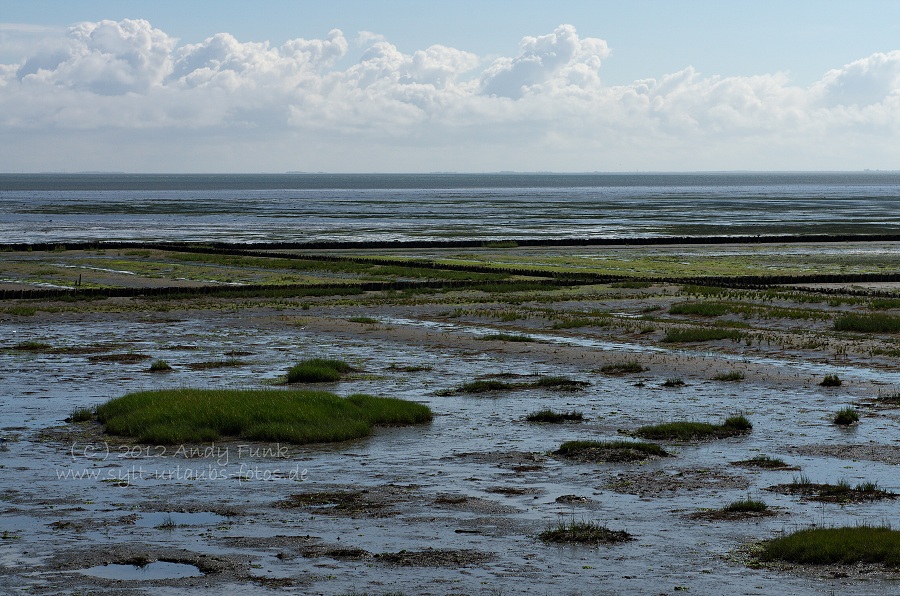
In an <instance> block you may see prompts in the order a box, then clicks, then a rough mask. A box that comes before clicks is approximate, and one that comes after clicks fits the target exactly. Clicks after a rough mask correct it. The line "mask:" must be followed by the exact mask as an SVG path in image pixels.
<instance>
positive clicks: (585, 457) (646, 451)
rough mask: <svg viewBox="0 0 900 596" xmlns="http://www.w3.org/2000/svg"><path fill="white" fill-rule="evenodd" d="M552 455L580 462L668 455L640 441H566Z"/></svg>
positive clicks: (631, 459)
mask: <svg viewBox="0 0 900 596" xmlns="http://www.w3.org/2000/svg"><path fill="white" fill-rule="evenodd" d="M554 455H559V456H561V457H565V458H569V459H574V460H577V461H582V462H621V461H640V460H645V459H648V458H651V457H668V456H669V453H668V452H667V451H666V450H665V449H663V448H662V447H660V446H659V445H657V444H655V443H645V442H641V441H566V442H565V443H563V444H562V445H560V446H559V449H557V450H556V451H555V452H554Z"/></svg>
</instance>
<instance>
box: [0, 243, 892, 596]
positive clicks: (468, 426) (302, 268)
mask: <svg viewBox="0 0 900 596" xmlns="http://www.w3.org/2000/svg"><path fill="white" fill-rule="evenodd" d="M837 248H840V249H841V250H837ZM566 252H568V254H566ZM775 253H778V254H782V255H787V256H784V258H781V259H774V258H771V255H773V254H775ZM853 254H858V255H865V258H864V259H850V258H849V257H848V256H847V255H853ZM898 254H900V245H898V244H894V243H863V242H860V243H848V244H844V245H841V246H840V247H838V245H836V244H829V245H821V246H816V245H812V244H809V243H805V244H798V245H778V246H771V245H717V246H698V245H692V246H685V247H678V246H666V247H622V248H619V249H617V248H615V247H603V248H602V249H601V248H585V247H579V248H576V249H563V248H554V247H547V248H540V249H538V248H528V249H523V248H519V247H516V246H505V247H484V248H481V249H471V250H467V251H461V250H460V249H446V250H438V249H408V250H394V251H377V250H372V251H364V250H341V251H338V250H328V251H324V250H320V251H311V252H310V253H309V254H307V253H304V254H296V253H292V252H291V251H289V250H281V251H277V252H272V254H271V255H270V256H264V255H245V254H222V253H214V252H208V253H204V252H182V251H177V250H162V249H160V248H159V247H158V246H156V247H152V248H146V249H138V248H131V249H109V248H103V247H102V246H98V247H97V248H95V249H91V250H85V249H79V250H67V249H64V248H60V249H59V250H56V251H47V252H41V251H31V252H25V251H23V252H4V253H0V257H2V258H0V278H2V280H3V282H2V283H0V289H9V290H20V291H21V290H31V289H38V288H48V289H51V290H52V289H53V288H56V290H54V291H57V293H56V294H52V293H51V294H48V295H46V296H44V297H42V298H32V299H23V298H16V297H12V296H10V297H8V298H6V299H4V300H3V301H2V302H0V360H2V370H3V371H4V372H3V374H2V375H0V388H2V395H3V398H2V400H0V408H2V410H0V418H2V423H0V424H2V426H0V466H2V474H0V495H2V501H0V575H3V580H4V587H5V589H8V590H10V591H11V592H12V593H22V594H61V593H66V594H68V593H73V592H76V593H77V592H92V593H110V594H113V593H116V594H118V593H129V594H183V593H197V594H204V593H208V594H220V593H227V592H236V591H241V592H242V593H247V594H268V593H274V592H276V591H284V590H293V591H294V592H302V593H309V594H351V593H356V594H358V593H368V594H385V593H402V594H447V593H465V594H499V593H512V592H514V593H534V594H550V593H553V594H556V593H560V594H621V593H665V592H674V591H690V592H691V593H698V594H711V593H723V592H726V591H727V592H729V593H736V594H781V593H791V594H821V593H823V592H826V593H827V592H830V591H833V592H835V593H855V594H890V593H895V592H896V589H897V582H898V581H900V571H898V570H897V569H896V567H893V566H891V565H887V566H885V565H881V564H878V563H867V564H857V563H854V564H846V565H841V564H839V563H829V564H827V565H826V564H821V565H816V564H796V563H784V562H778V561H777V560H776V561H773V560H768V559H767V560H762V558H760V556H759V553H760V552H762V549H763V545H764V544H765V543H766V541H770V540H773V539H776V538H781V537H783V536H785V535H789V534H791V533H793V532H796V531H798V530H808V529H812V528H832V527H833V528H839V527H857V526H860V527H862V526H880V525H882V524H884V523H885V522H887V523H890V522H891V521H892V520H894V519H896V516H897V513H898V511H900V510H898V506H900V504H898V502H897V499H895V498H879V499H845V500H840V499H835V500H822V499H818V498H815V497H816V495H812V494H807V493H804V492H803V491H802V490H799V488H798V489H796V490H794V488H796V487H802V486H806V485H815V486H819V485H835V486H844V485H847V486H850V487H857V488H859V487H863V488H865V489H866V490H868V491H869V492H873V491H875V490H876V489H877V490H880V491H884V492H886V493H898V492H900V486H898V483H897V467H896V466H897V465H898V462H900V448H898V447H897V444H898V441H900V400H898V399H897V395H900V366H898V357H900V336H898V335H897V333H896V332H895V331H894V330H893V328H892V326H891V323H892V322H893V321H894V319H895V318H896V319H897V320H900V287H898V286H897V285H895V282H892V281H884V280H882V279H879V278H878V277H877V276H878V275H881V274H883V273H884V272H886V271H892V270H894V271H895V270H896V260H897V255H898ZM812 256H814V259H812ZM657 257H659V258H657ZM662 257H665V258H662ZM692 261H693V263H692ZM851 261H852V263H856V264H853V265H851ZM651 262H652V266H651V264H650V263H651ZM767 262H768V263H770V264H769V265H766V263H767ZM587 263H593V264H591V265H589V264H587ZM597 263H600V264H601V265H602V267H600V266H599V265H597ZM512 266H514V267H513V268H512V269H511V267H512ZM767 267H769V274H771V275H772V276H779V278H778V280H777V281H774V280H773V281H772V282H771V283H758V282H757V281H754V283H752V284H751V283H742V284H741V283H733V284H728V283H724V282H723V281H722V278H732V279H738V278H740V277H741V276H756V277H759V276H765V275H766V268H767ZM491 269H494V270H491ZM809 269H814V270H816V271H819V272H821V273H825V274H828V275H832V276H837V277H833V278H829V280H828V281H821V280H819V279H815V278H810V277H804V276H806V275H809ZM585 273H589V274H591V275H611V276H614V277H615V278H614V279H613V278H610V279H604V280H600V279H599V278H590V279H588V278H586V277H584V274H585ZM568 274H571V276H570V277H568V278H567V277H566V275H568ZM704 274H708V277H709V278H710V279H709V282H710V283H709V285H706V284H704V283H702V282H703V276H704ZM842 274H846V275H847V280H848V281H841V280H840V279H839V276H840V275H842ZM859 275H870V277H869V278H863V279H860V278H858V277H852V276H859ZM579 276H581V277H579ZM785 276H795V277H796V279H791V280H785V279H783V277H785ZM686 277H690V281H691V283H688V282H687V280H686V279H685V278H686ZM713 278H715V279H713ZM76 280H78V281H77V283H76ZM367 283H379V284H385V285H384V286H383V287H380V289H367V288H369V287H372V286H363V285H362V284H367ZM391 284H393V285H391ZM717 284H718V285H717ZM121 288H127V289H130V290H133V291H134V292H133V295H116V292H115V290H117V289H121ZM160 288H169V289H170V290H171V291H169V292H164V293H151V292H150V291H149V290H151V289H153V290H154V291H158V290H159V289H160ZM196 288H213V289H214V290H215V291H212V290H210V291H209V293H199V292H197V293H192V290H194V289H196ZM78 289H81V290H87V289H93V290H95V291H96V293H94V294H87V293H86V292H78V291H77V290H78ZM142 289H146V290H148V291H147V294H146V295H141V294H140V292H141V290H142ZM326 289H327V291H325V290H326ZM180 290H184V291H183V292H181V293H180ZM104 291H108V294H109V295H104V294H103V292H104ZM848 315H854V316H857V317H858V316H864V317H866V318H865V321H866V324H867V325H868V324H873V321H874V323H876V324H879V325H881V326H880V327H876V328H874V330H873V329H872V328H869V327H867V328H865V329H862V330H854V329H853V328H845V327H843V326H842V324H838V322H839V321H847V320H848V319H847V318H846V317H848ZM851 320H855V319H851ZM510 337H515V338H528V339H529V340H530V341H521V340H516V341H511V340H509V338H510ZM126 356H127V357H126ZM238 358H239V361H238V360H237V359H238ZM311 359H331V360H335V361H341V362H344V363H347V365H348V369H347V370H346V372H344V373H342V374H341V375H340V378H339V379H338V380H333V381H329V382H319V383H292V384H290V385H285V380H286V378H287V375H288V372H289V371H290V370H291V368H292V367H294V366H296V365H297V364H298V363H300V362H302V361H304V360H311ZM158 360H164V361H165V362H166V363H167V364H168V365H169V367H170V370H166V371H165V372H152V371H151V370H150V369H151V363H152V362H155V361H158ZM220 362H228V363H231V364H232V365H227V366H226V365H222V366H209V365H208V363H220ZM826 377H828V378H836V379H838V380H839V381H840V383H839V384H830V385H829V384H825V385H823V381H824V380H825V379H826ZM542 379H557V380H559V379H563V380H566V381H567V382H566V383H562V382H542V381H541V380H542ZM676 381H677V382H676ZM478 382H481V385H479V386H490V387H493V388H494V390H491V391H483V392H482V391H479V392H465V391H460V390H459V389H460V388H461V387H465V386H468V385H471V384H472V383H478ZM185 388H191V389H202V390H213V391H215V390H224V389H228V390H267V391H275V390H284V391H296V390H301V389H302V390H314V391H327V392H329V393H333V394H336V395H338V396H342V397H346V396H350V395H355V394H366V395H372V396H379V397H390V398H399V399H403V400H407V401H410V402H416V403H419V404H423V405H425V406H427V407H428V408H430V410H431V413H432V414H433V419H432V420H431V421H430V422H428V423H424V424H414V425H402V426H399V425H389V424H388V425H376V426H375V427H374V429H373V432H372V433H371V435H370V436H365V437H362V438H359V439H355V440H351V441H344V442H331V443H318V444H296V443H291V442H286V441H282V442H279V441H274V442H273V441H265V442H261V441H252V440H248V439H246V438H238V437H229V436H224V437H221V438H217V439H215V440H213V441H207V442H198V443H185V444H181V443H177V442H176V443H174V444H172V443H160V444H155V443H137V442H133V440H131V439H128V438H127V437H122V436H118V435H112V434H109V433H108V432H107V430H106V429H105V428H104V427H103V426H102V425H101V424H100V423H99V422H98V421H97V420H96V419H95V418H94V417H93V416H92V415H90V413H91V412H93V411H94V409H95V408H96V407H97V406H99V405H101V404H104V403H106V402H108V401H110V400H112V399H114V398H118V397H121V396H123V395H125V394H128V393H133V392H139V391H153V390H163V389H169V390H171V389H185ZM846 408H853V409H854V410H855V412H856V413H857V414H858V417H859V418H858V420H857V421H854V422H853V423H852V424H848V425H838V424H835V423H834V419H835V416H836V414H838V412H840V411H841V410H843V409H846ZM546 410H550V411H553V412H578V413H580V414H581V419H580V420H578V421H567V422H564V423H559V424H547V423H534V422H529V421H528V420H527V417H528V415H529V414H530V413H534V412H540V411H546ZM83 411H87V412H88V414H89V415H83V416H81V415H80V416H75V415H74V414H75V413H76V412H83ZM737 416H743V417H745V418H746V420H747V421H749V423H751V424H752V428H748V429H745V430H746V432H741V433H739V434H734V435H732V436H721V437H718V436H716V437H712V438H704V439H702V440H699V439H690V440H678V439H665V438H663V439H652V441H653V442H654V443H656V444H658V445H659V446H660V448H661V449H663V450H664V452H665V453H667V454H668V456H667V457H646V458H639V457H635V458H618V457H606V458H604V457H600V456H599V455H598V456H597V457H585V458H580V459H579V458H567V457H560V456H558V455H556V454H555V453H556V452H557V451H558V450H559V449H560V447H561V445H563V444H564V443H567V442H571V441H596V442H598V443H601V444H604V445H606V444H611V443H613V442H619V441H636V440H637V439H634V438H632V437H633V436H634V433H636V432H637V431H638V430H639V429H641V428H642V427H648V426H653V425H662V424H668V423H673V422H691V423H709V424H716V425H718V424H721V423H722V421H723V420H727V419H729V418H732V417H737ZM67 419H68V420H67ZM77 420H80V421H77ZM641 440H646V439H641ZM598 453H600V452H599V451H598ZM594 455H597V454H594ZM754 464H758V465H754ZM776 464H777V465H776ZM785 487H787V488H785ZM792 487H793V488H792ZM860 490H862V489H860ZM762 502H764V505H765V512H766V513H765V515H762V514H760V512H759V511H754V512H749V513H747V512H743V511H739V512H737V513H734V512H731V511H730V510H728V508H729V507H730V506H732V505H733V504H735V503H762ZM723 511H729V514H728V515H725V514H723V513H722V512H723ZM572 528H588V529H590V530H591V531H592V532H591V533H589V534H590V536H593V538H590V539H587V540H585V541H579V540H576V539H574V538H571V537H567V538H566V540H563V541H562V542H552V541H545V540H542V538H541V536H542V535H544V536H546V533H547V532H549V531H552V530H555V529H572ZM596 535H602V536H607V535H609V536H627V537H628V539H627V540H626V539H623V540H614V541H613V540H600V539H596Z"/></svg>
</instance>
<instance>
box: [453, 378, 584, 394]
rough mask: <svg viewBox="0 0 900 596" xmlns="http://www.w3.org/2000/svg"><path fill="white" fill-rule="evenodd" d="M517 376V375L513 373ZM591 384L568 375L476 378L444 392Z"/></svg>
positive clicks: (567, 387) (572, 388)
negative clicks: (514, 379) (513, 380)
mask: <svg viewBox="0 0 900 596" xmlns="http://www.w3.org/2000/svg"><path fill="white" fill-rule="evenodd" d="M511 376H513V377H515V375H511ZM588 385H590V383H589V382H587V381H577V380H575V379H569V378H567V377H559V376H546V377H539V378H538V379H537V380H535V381H526V382H516V383H509V382H507V381H500V380H497V379H476V380H475V381H469V382H468V383H463V384H462V385H460V386H459V387H457V388H456V389H455V390H449V391H446V392H444V393H445V394H446V395H452V394H453V393H487V392H490V391H517V390H520V389H556V390H559V391H577V390H578V389H581V388H583V387H587V386H588Z"/></svg>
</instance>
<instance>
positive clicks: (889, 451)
mask: <svg viewBox="0 0 900 596" xmlns="http://www.w3.org/2000/svg"><path fill="white" fill-rule="evenodd" d="M791 451H792V452H793V453H796V454H798V455H808V456H813V457H834V458H838V459H850V460H864V461H877V462H881V463H885V464H892V465H898V464H900V445H886V444H874V443H870V444H867V445H803V446H802V447H795V448H794V449H792V450H791Z"/></svg>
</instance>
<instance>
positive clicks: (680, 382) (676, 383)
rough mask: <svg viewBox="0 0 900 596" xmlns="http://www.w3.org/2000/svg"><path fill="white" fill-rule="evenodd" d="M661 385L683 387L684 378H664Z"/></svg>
mask: <svg viewBox="0 0 900 596" xmlns="http://www.w3.org/2000/svg"><path fill="white" fill-rule="evenodd" d="M662 386H663V387H684V386H685V382H684V379H666V380H665V381H663V384H662Z"/></svg>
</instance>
